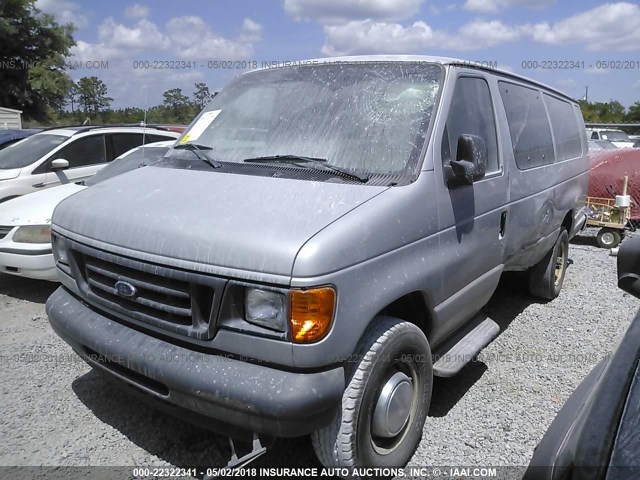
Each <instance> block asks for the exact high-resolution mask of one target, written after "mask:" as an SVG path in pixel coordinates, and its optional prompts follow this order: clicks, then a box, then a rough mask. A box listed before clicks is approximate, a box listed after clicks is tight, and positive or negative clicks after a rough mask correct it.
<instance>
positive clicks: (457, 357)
mask: <svg viewBox="0 0 640 480" xmlns="http://www.w3.org/2000/svg"><path fill="white" fill-rule="evenodd" d="M478 315H482V316H483V317H484V318H485V319H484V320H483V321H482V322H480V323H479V324H478V326H477V327H476V328H474V329H473V330H471V331H470V332H469V333H467V334H466V335H465V336H464V337H463V338H462V339H461V340H460V341H459V342H458V343H456V344H455V345H454V346H453V347H451V348H450V349H449V351H447V352H446V353H444V354H442V355H439V358H438V359H437V361H436V362H435V363H434V364H433V374H434V375H435V376H436V377H452V376H454V375H455V374H457V373H458V372H459V371H460V370H462V367H464V366H465V365H466V364H467V363H469V362H470V361H471V359H472V358H473V357H475V356H476V355H477V354H478V352H479V351H480V350H482V349H483V348H484V347H486V346H487V345H488V344H489V342H491V340H493V339H494V338H495V337H496V336H497V335H498V333H499V332H500V327H499V326H498V324H497V323H496V322H494V321H493V320H491V319H490V318H489V317H487V316H486V315H484V314H482V313H479V314H478ZM476 318H477V316H476Z"/></svg>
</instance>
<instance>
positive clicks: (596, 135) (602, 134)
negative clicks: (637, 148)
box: [587, 128, 635, 148]
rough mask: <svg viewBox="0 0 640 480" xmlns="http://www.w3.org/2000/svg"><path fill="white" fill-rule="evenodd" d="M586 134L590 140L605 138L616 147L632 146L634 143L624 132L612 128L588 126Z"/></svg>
mask: <svg viewBox="0 0 640 480" xmlns="http://www.w3.org/2000/svg"><path fill="white" fill-rule="evenodd" d="M587 136H588V137H589V139H590V140H607V141H608V142H611V143H613V144H614V145H615V146H616V147H618V148H633V144H634V143H635V140H632V139H630V138H629V135H627V134H626V133H625V132H623V131H622V130H616V129H613V128H607V129H604V128H588V129H587Z"/></svg>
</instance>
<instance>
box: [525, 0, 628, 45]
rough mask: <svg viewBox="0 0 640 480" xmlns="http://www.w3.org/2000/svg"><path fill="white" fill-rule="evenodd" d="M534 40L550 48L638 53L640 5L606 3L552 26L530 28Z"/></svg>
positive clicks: (543, 25)
mask: <svg viewBox="0 0 640 480" xmlns="http://www.w3.org/2000/svg"><path fill="white" fill-rule="evenodd" d="M529 29H530V33H531V35H532V37H533V39H534V40H536V41H538V42H542V43H548V44H552V45H571V44H582V45H584V46H585V47H586V49H587V50H591V51H603V50H616V51H629V52H630V51H635V50H640V6H638V5H635V4H632V3H627V2H619V3H606V4H604V5H601V6H599V7H596V8H594V9H592V10H588V11H586V12H583V13H580V14H578V15H574V16H572V17H569V18H567V19H565V20H562V21H560V22H557V23H554V24H553V25H551V24H549V23H548V22H543V23H538V24H535V25H533V26H530V27H529Z"/></svg>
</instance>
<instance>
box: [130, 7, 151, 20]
mask: <svg viewBox="0 0 640 480" xmlns="http://www.w3.org/2000/svg"><path fill="white" fill-rule="evenodd" d="M150 14H151V9H150V8H149V7H147V6H144V5H140V4H139V3H134V4H133V5H131V6H129V7H127V8H126V10H125V11H124V15H125V17H127V18H145V17H148V16H149V15H150Z"/></svg>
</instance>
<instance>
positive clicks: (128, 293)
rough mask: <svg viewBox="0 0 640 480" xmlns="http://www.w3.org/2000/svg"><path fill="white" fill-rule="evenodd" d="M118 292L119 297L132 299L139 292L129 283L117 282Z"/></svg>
mask: <svg viewBox="0 0 640 480" xmlns="http://www.w3.org/2000/svg"><path fill="white" fill-rule="evenodd" d="M116 292H118V295H120V296H121V297H128V298H131V297H134V296H135V295H136V293H138V290H137V289H136V287H134V286H133V285H131V284H130V283H129V282H123V281H122V280H119V281H118V282H116Z"/></svg>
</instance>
